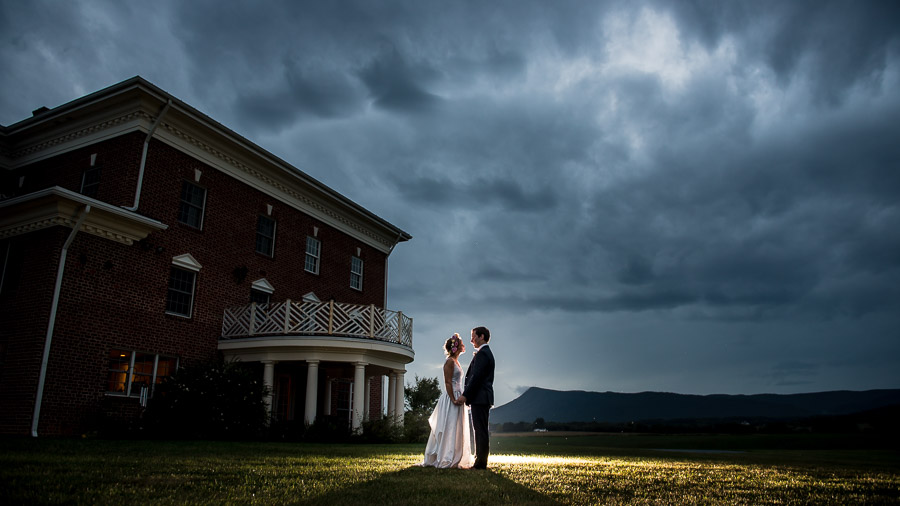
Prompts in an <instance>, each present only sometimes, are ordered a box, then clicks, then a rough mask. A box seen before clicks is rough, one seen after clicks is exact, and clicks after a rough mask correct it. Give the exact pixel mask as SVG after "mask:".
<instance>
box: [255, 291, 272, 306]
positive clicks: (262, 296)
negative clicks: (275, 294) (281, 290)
mask: <svg viewBox="0 0 900 506" xmlns="http://www.w3.org/2000/svg"><path fill="white" fill-rule="evenodd" d="M271 299H272V296H271V295H270V294H268V293H266V292H264V291H262V290H254V289H252V288H251V289H250V302H255V303H257V304H268V303H269V301H270V300H271Z"/></svg>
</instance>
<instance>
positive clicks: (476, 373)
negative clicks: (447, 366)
mask: <svg viewBox="0 0 900 506" xmlns="http://www.w3.org/2000/svg"><path fill="white" fill-rule="evenodd" d="M490 340H491V331H490V330H488V329H486V328H484V327H475V328H474V329H472V345H473V346H475V355H474V356H473V357H472V362H471V363H469V368H468V369H467V370H466V388H465V390H463V393H462V395H460V396H459V397H457V398H456V403H457V404H460V405H462V404H468V405H469V406H471V407H472V426H473V428H474V429H475V465H474V466H472V467H473V468H474V469H487V461H488V454H489V453H490V452H491V444H490V437H491V434H490V432H489V431H488V418H489V416H490V414H491V406H493V404H494V354H493V353H491V349H490V347H489V346H488V341H490Z"/></svg>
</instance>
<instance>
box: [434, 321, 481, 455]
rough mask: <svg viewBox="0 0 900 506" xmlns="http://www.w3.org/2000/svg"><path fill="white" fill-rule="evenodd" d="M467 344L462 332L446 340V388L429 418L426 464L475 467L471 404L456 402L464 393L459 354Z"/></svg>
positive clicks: (464, 349)
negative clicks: (470, 419) (460, 335)
mask: <svg viewBox="0 0 900 506" xmlns="http://www.w3.org/2000/svg"><path fill="white" fill-rule="evenodd" d="M465 351H466V347H465V345H464V344H463V342H462V339H460V337H459V334H453V336H452V337H450V339H447V341H446V342H445V343H444V354H445V355H446V356H447V360H446V361H445V362H444V390H445V392H444V393H442V394H441V397H440V399H438V403H437V406H435V408H434V412H433V413H432V414H431V416H430V417H429V418H428V425H430V426H431V435H430V436H428V443H427V444H426V445H425V460H424V461H422V465H423V466H433V467H440V468H449V467H456V468H460V469H465V468H469V467H472V465H473V464H474V463H475V456H474V455H473V454H472V433H471V425H470V423H469V407H468V406H466V405H462V406H457V405H456V404H455V402H456V398H457V397H459V396H460V395H462V391H463V372H462V367H460V365H459V356H460V355H462V354H463V353H464V352H465Z"/></svg>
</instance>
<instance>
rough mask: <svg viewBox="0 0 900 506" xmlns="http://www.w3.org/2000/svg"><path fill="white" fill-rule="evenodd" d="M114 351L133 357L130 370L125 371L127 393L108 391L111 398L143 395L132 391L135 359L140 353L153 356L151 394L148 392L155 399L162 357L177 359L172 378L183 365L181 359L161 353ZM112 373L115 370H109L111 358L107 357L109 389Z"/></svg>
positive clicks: (130, 361)
mask: <svg viewBox="0 0 900 506" xmlns="http://www.w3.org/2000/svg"><path fill="white" fill-rule="evenodd" d="M112 351H121V352H123V353H130V354H131V355H130V357H129V360H128V370H127V371H125V374H126V378H125V392H124V393H120V392H110V391H109V390H106V395H109V396H111V397H140V395H141V392H140V391H138V392H132V391H131V387H132V385H133V384H134V361H135V358H137V355H138V353H140V354H142V355H153V374H152V376H151V377H150V392H148V394H149V396H150V397H153V393H154V392H155V391H156V378H157V374H158V372H159V359H160V357H162V358H164V359H166V358H174V359H175V370H174V371H172V372H171V374H170V376H174V375H175V372H177V371H178V367H179V366H180V364H181V359H180V358H179V357H177V356H174V355H161V354H159V353H150V352H145V351H138V350H119V349H115V348H113V350H112ZM110 372H113V370H112V369H110V368H109V358H108V357H107V363H106V375H107V386H106V388H107V389H108V388H109V373H110Z"/></svg>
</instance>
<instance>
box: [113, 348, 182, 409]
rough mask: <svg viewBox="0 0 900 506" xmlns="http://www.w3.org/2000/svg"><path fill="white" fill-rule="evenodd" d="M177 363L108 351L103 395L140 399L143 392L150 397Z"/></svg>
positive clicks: (136, 354) (170, 374) (170, 373)
mask: <svg viewBox="0 0 900 506" xmlns="http://www.w3.org/2000/svg"><path fill="white" fill-rule="evenodd" d="M177 368H178V359H177V358H175V357H166V356H163V355H154V354H152V353H141V352H139V351H130V350H111V351H110V352H109V365H108V367H107V375H106V378H107V379H106V391H107V393H108V394H112V395H122V396H126V397H140V396H141V391H142V390H143V389H145V388H146V389H147V393H148V395H150V396H152V395H153V390H154V388H155V386H156V385H158V384H160V383H162V382H163V380H164V379H166V378H168V377H170V376H172V375H174V374H175V370H176V369H177Z"/></svg>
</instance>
